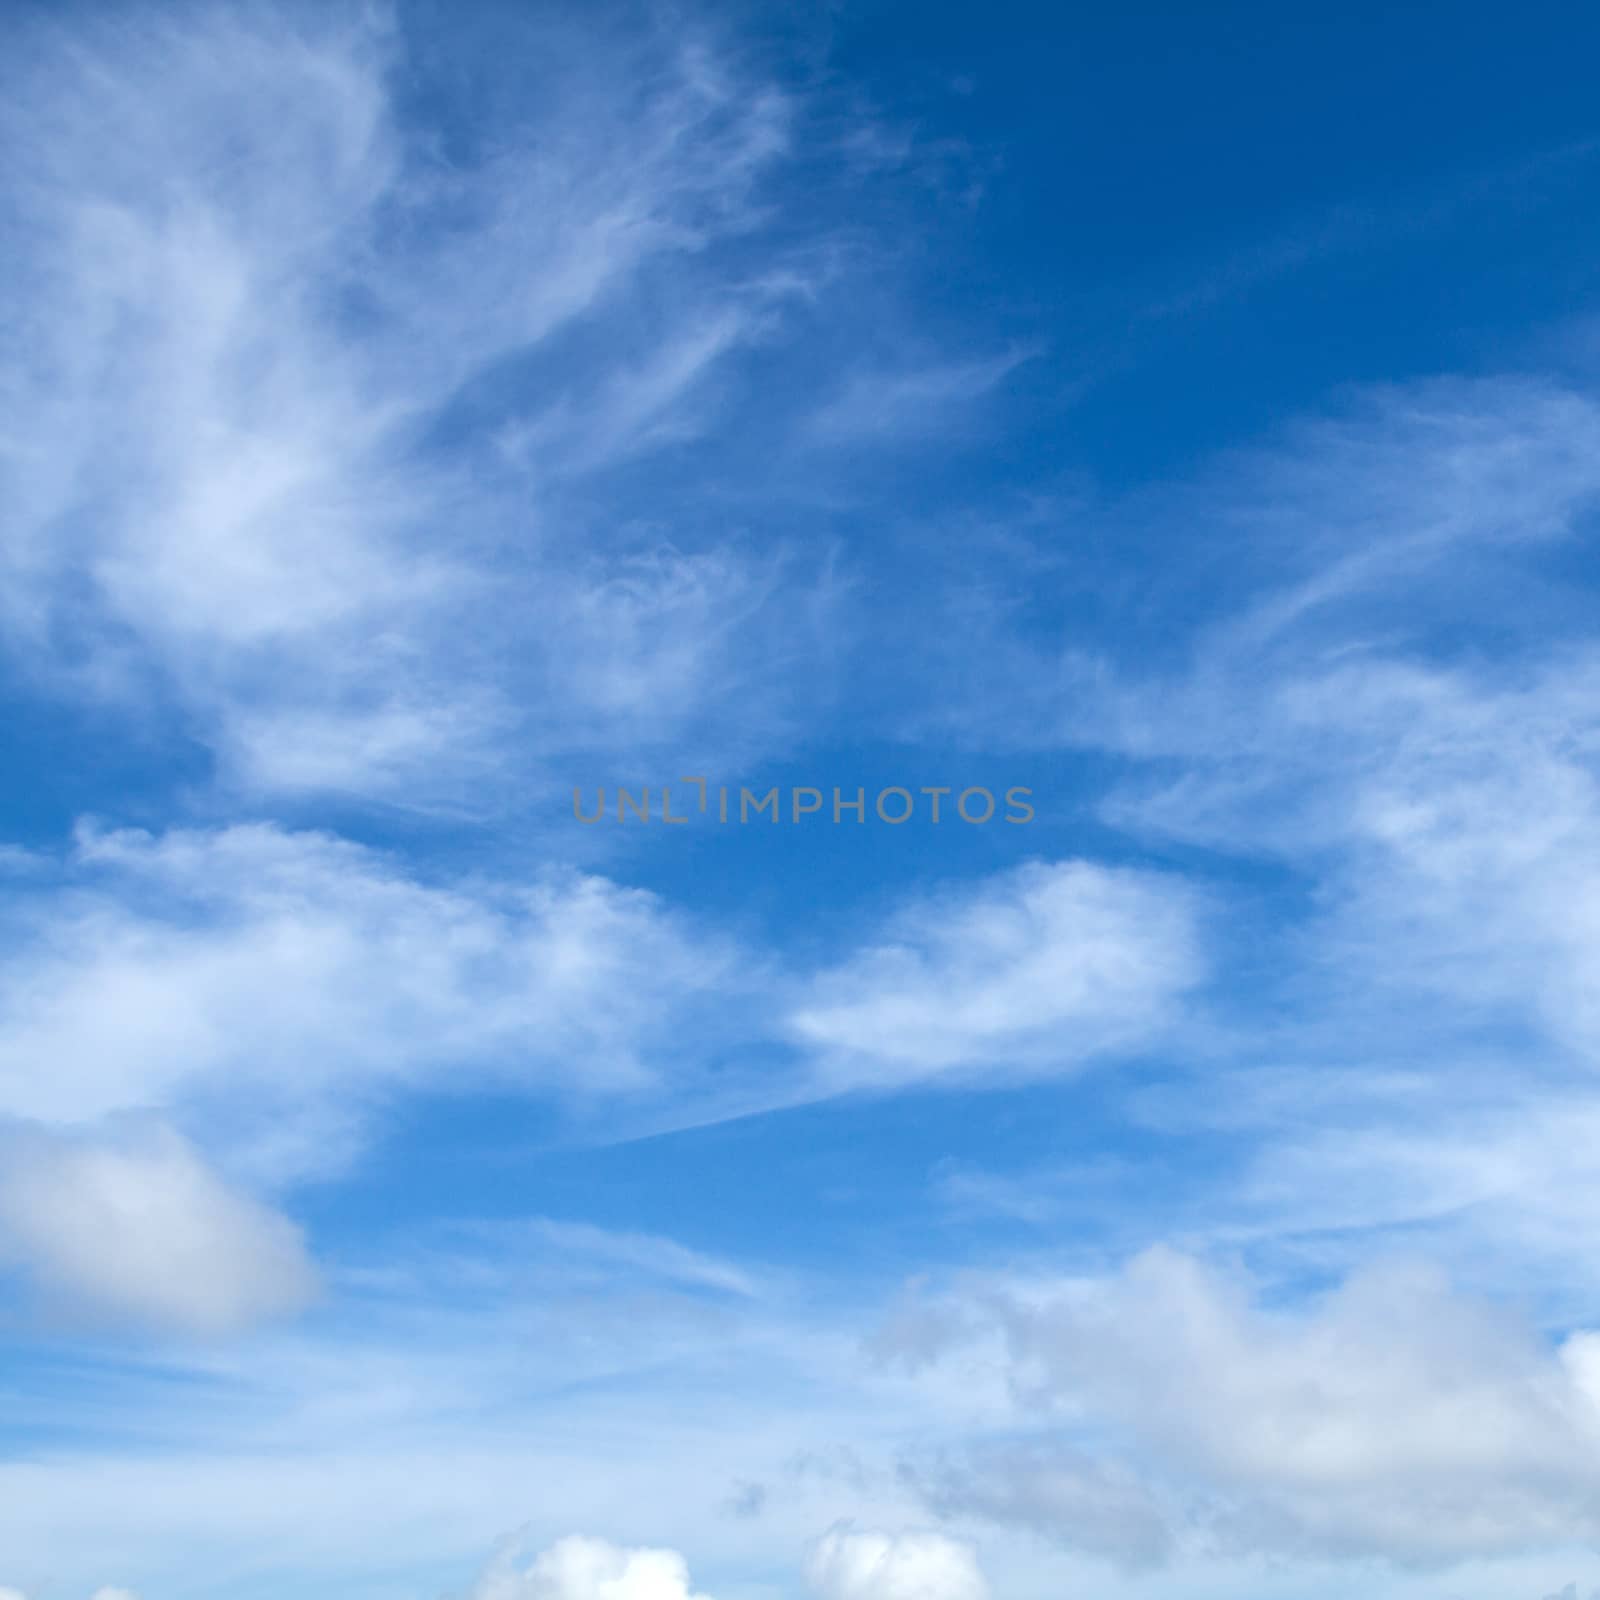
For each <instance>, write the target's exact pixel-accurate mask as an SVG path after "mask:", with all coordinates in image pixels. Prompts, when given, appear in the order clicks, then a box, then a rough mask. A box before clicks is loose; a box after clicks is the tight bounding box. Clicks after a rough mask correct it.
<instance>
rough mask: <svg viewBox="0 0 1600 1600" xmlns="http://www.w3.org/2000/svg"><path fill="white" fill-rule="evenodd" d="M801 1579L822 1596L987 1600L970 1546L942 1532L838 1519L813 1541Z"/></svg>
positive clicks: (824, 1599)
mask: <svg viewBox="0 0 1600 1600" xmlns="http://www.w3.org/2000/svg"><path fill="white" fill-rule="evenodd" d="M806 1578H807V1581H808V1582H809V1583H810V1585H811V1588H812V1590H813V1591H814V1592H815V1593H816V1594H817V1595H818V1596H820V1597H821V1600H988V1596H989V1586H988V1584H987V1583H986V1582H985V1581H984V1578H983V1574H982V1572H981V1571H980V1570H979V1568H978V1558H977V1555H976V1553H975V1552H974V1550H973V1549H972V1547H971V1546H970V1545H966V1544H962V1543H960V1542H959V1541H957V1540H955V1539H948V1538H946V1537H945V1536H944V1535H943V1534H939V1533H926V1532H916V1531H913V1532H906V1533H896V1534H891V1533H883V1532H879V1531H877V1530H874V1529H858V1528H855V1527H852V1526H850V1525H849V1524H844V1523H841V1524H839V1525H838V1526H836V1527H833V1528H830V1529H829V1530H828V1532H827V1533H825V1534H824V1535H823V1536H822V1537H821V1538H820V1539H819V1540H817V1542H816V1543H815V1544H814V1545H813V1546H812V1548H811V1552H810V1554H809V1556H808V1558H807V1560H806Z"/></svg>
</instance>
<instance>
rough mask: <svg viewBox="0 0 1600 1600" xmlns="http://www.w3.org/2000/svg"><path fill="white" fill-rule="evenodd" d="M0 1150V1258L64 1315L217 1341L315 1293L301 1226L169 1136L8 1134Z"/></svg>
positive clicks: (162, 1133)
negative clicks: (96, 1138) (108, 1138)
mask: <svg viewBox="0 0 1600 1600" xmlns="http://www.w3.org/2000/svg"><path fill="white" fill-rule="evenodd" d="M3 1154H4V1168H3V1171H0V1261H5V1260H9V1261H11V1262H12V1263H18V1264H20V1265H21V1266H22V1267H23V1268H24V1270H25V1271H26V1272H27V1273H28V1275H29V1276H30V1278H31V1279H32V1280H33V1281H34V1283H35V1285H36V1286H37V1288H38V1290H39V1291H40V1293H41V1294H42V1295H43V1296H45V1297H46V1298H47V1299H48V1300H49V1301H51V1302H53V1303H56V1304H58V1305H60V1306H61V1307H62V1308H63V1309H65V1310H67V1311H69V1312H72V1313H78V1314H86V1315H91V1316H93V1317H95V1318H97V1319H101V1320H106V1321H110V1322H113V1323H116V1324H119V1325H120V1324H123V1323H131V1324H134V1325H136V1326H139V1327H143V1328H155V1329H158V1330H160V1331H163V1332H179V1333H192V1334H201V1335H218V1334H227V1333H233V1332H236V1331H238V1330H239V1329H241V1328H243V1327H246V1326H248V1325H250V1324H251V1323H254V1322H258V1321H261V1320H263V1319H266V1318H271V1317H276V1316H283V1315H286V1314H288V1313H292V1312H295V1311H299V1310H300V1309H302V1308H303V1307H304V1306H305V1305H306V1304H307V1303H308V1302H309V1301H310V1300H311V1298H312V1296H313V1295H314V1294H315V1292H316V1289H317V1277H316V1273H315V1271H314V1270H313V1268H312V1265H311V1262H310V1259H309V1258H308V1256H307V1254H306V1250H305V1246H304V1244H303V1243H302V1241H301V1236H300V1233H299V1230H298V1229H296V1228H295V1227H294V1225H293V1224H292V1223H290V1222H289V1221H288V1220H287V1219H286V1218H284V1217H282V1216H280V1215H278V1214H277V1213H276V1212H273V1211H271V1210H268V1209H267V1208H266V1207H265V1206H263V1205H260V1204H259V1203H257V1202H256V1201H254V1200H252V1199H251V1198H249V1197H248V1196H246V1195H244V1194H241V1193H240V1192H239V1191H238V1190H236V1189H233V1188H231V1187H230V1186H228V1185H227V1184H226V1183H224V1182H223V1181H222V1179H221V1178H219V1177H218V1176H217V1174H216V1173H215V1172H213V1171H212V1170H211V1169H210V1168H209V1167H207V1166H206V1164H205V1163H204V1162H203V1161H202V1160H201V1158H200V1157H199V1156H198V1155H197V1154H196V1153H195V1152H194V1151H193V1150H192V1149H191V1148H190V1147H189V1146H188V1145H186V1144H185V1143H183V1142H182V1141H181V1140H180V1139H178V1138H177V1137H176V1136H174V1135H173V1134H171V1133H170V1132H167V1131H161V1130H158V1131H156V1132H154V1133H149V1134H145V1135H143V1136H140V1137H136V1138H129V1139H125V1140H123V1141H122V1142H121V1143H117V1144H110V1143H88V1142H84V1141H77V1140H67V1139H50V1138H45V1137H43V1136H41V1135H37V1134H34V1135H24V1134H13V1135H11V1136H9V1137H8V1138H7V1139H6V1140H5V1143H4V1150H3Z"/></svg>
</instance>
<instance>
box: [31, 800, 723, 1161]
mask: <svg viewBox="0 0 1600 1600" xmlns="http://www.w3.org/2000/svg"><path fill="white" fill-rule="evenodd" d="M29 888H30V891H31V892H23V893H18V894H15V895H13V896H12V898H11V900H10V901H9V903H8V906H7V910H6V912H5V914H4V916H3V918H0V933H3V937H4V942H5V949H6V961H5V967H4V974H3V976H0V1083H3V1085H4V1088H3V1090H0V1110H3V1111H4V1112H6V1113H8V1114H10V1115H12V1116H15V1117H22V1118H30V1119H34V1120H37V1121H41V1122H54V1123H82V1122H86V1121H91V1120H93V1119H95V1118H97V1117H101V1116H105V1115H109V1114H111V1113H114V1112H119V1111H126V1110H137V1109H143V1108H150V1107H166V1108H172V1107H182V1108H186V1109H187V1110H189V1111H192V1112H194V1113H195V1114H197V1115H199V1114H202V1113H205V1114H208V1115H214V1116H215V1117H216V1118H220V1119H221V1120H222V1122H223V1123H224V1124H230V1123H233V1124H236V1119H237V1116H238V1115H241V1114H243V1112H244V1110H245V1109H246V1108H251V1107H254V1108H256V1110H257V1111H258V1112H259V1111H261V1110H269V1111H271V1112H272V1115H271V1116H268V1117H264V1118H263V1117H256V1118H255V1119H254V1120H253V1124H252V1132H251V1137H252V1139H253V1140H257V1141H261V1140H265V1141H266V1143H265V1145H263V1146H262V1148H266V1147H268V1146H270V1145H272V1144H273V1142H274V1141H276V1143H277V1144H278V1145H279V1146H280V1147H281V1149H282V1152H283V1154H284V1156H285V1158H286V1159H290V1161H291V1165H292V1164H293V1161H292V1159H291V1158H292V1155H293V1152H292V1151H291V1149H290V1148H289V1147H290V1144H291V1143H292V1140H293V1137H294V1135H295V1133H296V1128H297V1126H298V1124H297V1123H296V1121H295V1119H296V1118H299V1117H308V1118H310V1125H315V1123H316V1122H317V1120H318V1118H319V1117H332V1118H333V1119H334V1123H333V1124H332V1125H330V1126H329V1127H327V1128H323V1129H321V1130H319V1132H318V1136H319V1137H323V1136H325V1135H331V1134H332V1133H334V1132H336V1131H337V1127H336V1124H337V1121H338V1119H339V1118H340V1117H342V1116H344V1115H345V1114H347V1113H348V1114H352V1115H354V1114H356V1113H357V1112H358V1111H359V1109H360V1108H361V1107H362V1106H363V1105H365V1104H369V1103H370V1102H371V1101H372V1099H373V1097H374V1096H381V1095H382V1094H383V1093H385V1092H386V1091H387V1090H389V1089H396V1088H399V1087H400V1086H402V1085H414V1084H417V1083H419V1082H421V1081H423V1080H424V1079H432V1080H434V1081H438V1080H440V1079H441V1078H442V1079H443V1080H444V1081H446V1082H449V1081H452V1080H453V1081H456V1082H459V1083H460V1084H461V1086H462V1087H466V1086H468V1085H469V1084H473V1083H477V1084H481V1083H482V1082H484V1081H485V1080H486V1079H487V1080H493V1081H497V1082H500V1083H504V1084H508V1085H516V1086H521V1087H525V1088H536V1089H539V1090H541V1091H545V1092H554V1093H558V1094H560V1093H572V1094H577V1095H580V1096H581V1095H582V1094H584V1093H586V1092H590V1091H594V1092H599V1091H606V1092H616V1091H619V1090H629V1089H639V1088H642V1087H647V1086H649V1085H650V1084H651V1083H652V1082H653V1081H654V1079H655V1073H656V1057H655V1054H654V1047H655V1046H657V1045H664V1043H665V1041H666V1039H667V1038H668V1037H669V1036H670V1027H671V1025H672V1022H673V1019H674V1018H675V1017H676V1018H681V1017H682V1016H683V1015H685V1013H684V1011H683V1007H684V1005H685V1004H686V1003H687V1004H688V1005H689V1006H690V1007H691V1008H692V1007H693V1006H694V1005H695V1004H697V1003H701V1002H704V1001H705V1000H706V999H707V998H708V997H709V996H710V995H711V994H712V993H713V992H716V993H718V994H719V995H720V1001H719V1007H720V1011H721V1012H722V1013H730V1011H731V1002H732V998H733V996H734V995H735V994H736V993H737V992H738V989H739V981H738V979H737V977H736V974H735V972H734V968H733V960H732V954H731V951H730V950H728V949H725V948H723V947H720V946H718V945H717V944H716V943H715V942H714V941H706V940H704V939H702V938H701V937H700V936H699V935H697V934H696V933H694V932H693V931H691V927H690V925H689V924H688V923H686V922H683V921H680V920H679V919H677V918H676V917H674V916H672V915H671V914H670V913H668V912H667V911H666V910H664V909H663V908H662V907H661V905H660V904H659V903H658V902H657V901H656V900H655V899H654V898H653V897H652V896H650V895H648V894H645V893H642V892H640V891H633V890H627V889H623V888H620V887H618V886H617V885H615V884H612V883H610V882H607V881H606V880H604V879H599V878H592V877H584V876H582V875H581V874H575V873H555V874H549V875H538V876H535V877H533V878H532V879H530V880H529V881H528V882H526V883H524V884H520V885H509V884H504V883H500V884H494V883H488V882H479V881H475V880H467V881H460V882H456V883H440V882H436V881H429V880H426V879H423V878H419V877H415V876H412V875H411V874H409V873H408V872H407V871H406V870H404V869H403V868H402V867H401V866H399V865H398V864H397V863H396V862H395V861H393V860H392V859H390V858H389V857H387V856H385V855H383V854H381V853H379V852H375V851H370V850H366V849H363V848H361V847H359V846H356V845H353V844H349V843H346V842H344V841H341V840H338V839H334V838H331V837H329V836H327V835H324V834H314V833H292V832H288V831H285V830H282V829H278V828H274V827H266V826H239V827H233V828H226V829H221V830H215V831H208V830H196V831H177V832H172V833H168V834H166V835H163V836H161V837H153V836H151V835H148V834H143V833H134V832H121V833H91V832H86V833H83V834H81V835H80V836H79V839H78V842H77V846H76V848H75V850H74V853H73V855H72V857H71V858H70V860H69V861H68V862H67V863H65V866H64V868H63V870H62V873H61V874H60V875H58V876H50V875H45V876H44V877H42V878H41V877H37V876H36V877H34V878H32V879H30V885H29ZM697 996H698V997H699V1000H698V1001H697V1000H696V997H697ZM708 1037H709V1036H708ZM46 1062H48V1063H49V1070H43V1069H42V1064H43V1063H46ZM282 1117H288V1118H289V1119H290V1120H289V1121H288V1122H287V1123H285V1122H281V1121H280V1120H279V1119H280V1118H282Z"/></svg>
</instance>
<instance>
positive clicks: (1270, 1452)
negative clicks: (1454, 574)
mask: <svg viewBox="0 0 1600 1600" xmlns="http://www.w3.org/2000/svg"><path fill="white" fill-rule="evenodd" d="M962 1304H963V1306H964V1308H965V1309H964V1311H963V1312H962V1315H963V1316H965V1317H966V1318H968V1319H969V1320H968V1321H967V1323H966V1324H965V1331H964V1332H958V1331H955V1330H957V1329H959V1328H961V1326H962V1324H961V1322H960V1320H959V1319H958V1320H957V1322H955V1323H952V1322H950V1321H949V1320H948V1315H947V1316H946V1320H944V1322H943V1323H942V1327H943V1329H944V1331H943V1333H942V1334H940V1333H935V1334H932V1335H931V1337H932V1338H933V1340H934V1343H935V1344H936V1345H937V1344H938V1343H939V1342H940V1341H941V1340H943V1341H945V1342H947V1343H948V1342H950V1341H954V1342H955V1343H956V1344H957V1345H959V1344H960V1343H961V1342H962V1341H964V1340H965V1339H967V1338H970V1337H973V1336H974V1335H975V1334H976V1333H977V1332H979V1331H980V1330H983V1329H985V1328H988V1329H992V1330H994V1329H997V1330H998V1331H1000V1332H1001V1333H1002V1335H1003V1338H1004V1343H1005V1351H1006V1354H1005V1357H1004V1360H1005V1364H1006V1369H1007V1371H1008V1372H1009V1374H1010V1377H1011V1380H1012V1383H1013V1385H1014V1389H1015V1394H1016V1403H1017V1406H1018V1408H1019V1413H1020V1414H1021V1416H1022V1417H1025V1418H1027V1419H1028V1420H1029V1421H1030V1422H1031V1423H1032V1425H1033V1426H1034V1427H1035V1428H1039V1427H1043V1426H1047V1425H1048V1426H1049V1428H1050V1429H1051V1433H1050V1435H1049V1436H1047V1437H1053V1438H1054V1439H1055V1440H1056V1441H1057V1442H1058V1443H1059V1442H1060V1441H1061V1440H1062V1439H1063V1438H1065V1439H1067V1440H1070V1439H1071V1437H1072V1436H1073V1433H1074V1431H1075V1430H1077V1429H1081V1428H1085V1427H1087V1428H1091V1429H1093V1430H1094V1431H1095V1437H1096V1438H1097V1439H1098V1440H1100V1441H1101V1443H1100V1445H1099V1447H1098V1448H1097V1451H1096V1454H1097V1455H1098V1456H1099V1457H1100V1458H1101V1460H1102V1465H1104V1463H1106V1462H1113V1461H1120V1462H1124V1463H1126V1464H1127V1465H1129V1466H1131V1467H1133V1468H1135V1469H1137V1471H1138V1472H1140V1473H1141V1474H1144V1475H1146V1477H1147V1479H1148V1481H1149V1483H1150V1484H1151V1485H1152V1487H1153V1489H1156V1490H1159V1491H1160V1494H1161V1496H1162V1497H1164V1498H1170V1499H1171V1500H1172V1502H1173V1503H1176V1504H1184V1503H1186V1504H1187V1505H1188V1506H1189V1507H1190V1508H1191V1514H1193V1511H1194V1510H1195V1509H1196V1508H1198V1509H1201V1510H1203V1516H1202V1518H1201V1524H1202V1525H1203V1526H1204V1527H1205V1528H1206V1529H1207V1530H1208V1533H1207V1538H1208V1540H1209V1541H1210V1542H1211V1543H1213V1544H1214V1545H1219V1546H1220V1547H1221V1548H1223V1549H1235V1550H1238V1549H1245V1550H1275V1551H1283V1552H1296V1553H1299V1554H1311V1555H1315V1556H1320V1557H1330V1558H1345V1559H1348V1558H1366V1557H1374V1556H1376V1557H1385V1558H1388V1559H1391V1560H1394V1561H1398V1562H1401V1563H1414V1564H1430V1563H1439V1564H1444V1563H1449V1562H1454V1561H1459V1560H1464V1559H1468V1558H1472V1557H1479V1556H1491V1555H1499V1554H1504V1553H1508V1552H1513V1551H1517V1550H1522V1549H1528V1548H1535V1547H1538V1546H1539V1545H1541V1544H1548V1543H1553V1542H1560V1541H1563V1540H1581V1539H1588V1538H1592V1537H1594V1536H1595V1534H1596V1532H1597V1530H1600V1519H1597V1513H1596V1510H1595V1508H1596V1506H1597V1505H1600V1466H1597V1462H1600V1389H1597V1385H1596V1381H1595V1371H1596V1365H1595V1361H1594V1357H1593V1349H1594V1345H1595V1338H1594V1336H1593V1335H1588V1334H1576V1335H1573V1336H1572V1337H1570V1338H1569V1339H1568V1340H1567V1341H1566V1342H1565V1343H1564V1344H1562V1345H1560V1346H1559V1347H1554V1348H1552V1347H1551V1346H1549V1345H1548V1344H1546V1343H1545V1342H1544V1341H1543V1340H1542V1339H1540V1338H1539V1337H1537V1336H1535V1335H1534V1334H1533V1333H1532V1332H1531V1330H1529V1329H1528V1328H1527V1327H1526V1326H1525V1325H1524V1324H1522V1323H1521V1322H1519V1320H1518V1319H1517V1318H1516V1317H1514V1316H1513V1315H1511V1314H1510V1313H1509V1312H1507V1311H1504V1310H1502V1309H1500V1308H1498V1307H1497V1306H1495V1305H1494V1304H1493V1303H1491V1302H1489V1301H1487V1300H1482V1299H1476V1298H1471V1297H1467V1296H1463V1295H1461V1294H1458V1293H1453V1292H1452V1291H1451V1290H1450V1289H1449V1287H1448V1286H1447V1285H1446V1284H1445V1283H1444V1281H1443V1280H1442V1279H1441V1278H1440V1276H1439V1275H1438V1274H1436V1273H1434V1272H1432V1271H1430V1270H1424V1269H1420V1268H1412V1267H1407V1266H1401V1265H1394V1266H1388V1267H1380V1268H1369V1269H1365V1270H1363V1271H1361V1272H1359V1273H1356V1274H1354V1275H1353V1276H1352V1277H1351V1278H1350V1279H1349V1280H1347V1281H1346V1282H1345V1283H1344V1284H1343V1285H1342V1286H1341V1287H1340V1288H1339V1289H1337V1290H1336V1291H1334V1292H1332V1293H1330V1294H1329V1295H1327V1296H1326V1297H1325V1298H1323V1299H1322V1300H1321V1301H1320V1302H1317V1303H1313V1304H1310V1305H1304V1304H1302V1305H1300V1306H1298V1307H1297V1308H1295V1309H1280V1308H1278V1307H1277V1306H1275V1305H1270V1304H1266V1303H1252V1300H1251V1297H1250V1295H1249V1293H1248V1291H1247V1288H1246V1286H1245V1285H1243V1284H1242V1283H1239V1282H1236V1281H1230V1280H1229V1279H1228V1278H1226V1277H1224V1276H1222V1275H1220V1274H1219V1273H1217V1272H1216V1271H1214V1270H1211V1269H1209V1268H1207V1267H1205V1266H1203V1265H1201V1264H1200V1263H1199V1262H1198V1261H1196V1260H1194V1259H1192V1258H1189V1257H1185V1256H1182V1255H1179V1254H1177V1253H1175V1252H1172V1251H1169V1250H1164V1249H1158V1250H1152V1251H1149V1252H1147V1253H1145V1254H1144V1255H1142V1256H1140V1257H1138V1258H1136V1259H1135V1260H1134V1261H1133V1262H1131V1263H1130V1264H1129V1266H1128V1267H1127V1269H1126V1270H1125V1271H1124V1272H1123V1273H1121V1274H1120V1275H1118V1276H1116V1277H1113V1278H1110V1279H1103V1280H1095V1279H1080V1280H1072V1281H1068V1282H1057V1283H1052V1282H1050V1281H1049V1280H1039V1281H1034V1282H1019V1283H1015V1284H1013V1285H1011V1286H1005V1285H1002V1284H995V1285H991V1286H989V1287H988V1288H987V1289H985V1290H984V1291H983V1293H982V1294H981V1295H978V1296H976V1297H973V1298H970V1299H967V1300H964V1301H963V1302H962ZM906 1347H907V1348H908V1350H909V1349H911V1348H913V1346H912V1345H911V1344H909V1343H908V1344H907V1346H906ZM1023 1465H1024V1463H1021V1462H1019V1461H1014V1462H1013V1470H1012V1471H1011V1472H1010V1473H1009V1474H1008V1475H1007V1477H1006V1478H1004V1479H999V1478H996V1479H993V1480H989V1481H986V1482H983V1483H982V1484H981V1485H979V1486H978V1487H977V1490H976V1491H974V1488H973V1486H972V1484H971V1483H968V1484H967V1485H965V1486H964V1488H965V1491H966V1492H965V1493H963V1494H962V1495H961V1496H960V1499H959V1504H960V1505H961V1506H962V1507H963V1508H965V1509H967V1510H969V1511H978V1510H983V1511H985V1512H986V1513H987V1514H988V1515H990V1516H994V1517H997V1518H998V1519H999V1520H1003V1521H1019V1522H1028V1523H1030V1524H1032V1525H1034V1526H1041V1527H1045V1528H1046V1529H1048V1530H1049V1531H1053V1532H1055V1533H1056V1534H1057V1535H1058V1536H1059V1537H1061V1538H1063V1539H1068V1540H1070V1539H1071V1538H1072V1537H1073V1533H1074V1529H1073V1526H1072V1524H1071V1523H1070V1522H1068V1523H1067V1524H1065V1525H1056V1526H1055V1527H1053V1528H1052V1527H1051V1525H1050V1523H1049V1518H1048V1506H1049V1495H1048V1489H1049V1484H1048V1482H1047V1478H1048V1476H1049V1474H1050V1473H1051V1472H1052V1471H1054V1470H1056V1458H1055V1456H1054V1455H1053V1453H1052V1450H1051V1449H1049V1448H1043V1447H1041V1448H1040V1449H1039V1450H1038V1452H1037V1454H1036V1457H1035V1462H1034V1465H1035V1467H1036V1469H1037V1470H1035V1471H1033V1472H1031V1473H1030V1472H1027V1471H1024V1470H1022V1466H1023ZM932 1487H933V1488H934V1490H935V1497H936V1493H937V1487H938V1485H937V1480H933V1483H932ZM1078 1503H1079V1502H1078V1501H1076V1500H1075V1501H1074V1502H1073V1504H1074V1506H1076V1505H1077V1504H1078ZM1150 1503H1151V1504H1154V1503H1155V1502H1154V1501H1152V1502H1150ZM1181 1531H1182V1529H1181V1528H1179V1527H1176V1526H1175V1527H1174V1528H1173V1529H1172V1532H1173V1534H1174V1535H1176V1534H1177V1533H1179V1532H1181ZM1089 1547H1093V1542H1092V1541H1090V1544H1089Z"/></svg>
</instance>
